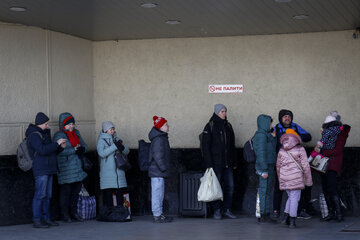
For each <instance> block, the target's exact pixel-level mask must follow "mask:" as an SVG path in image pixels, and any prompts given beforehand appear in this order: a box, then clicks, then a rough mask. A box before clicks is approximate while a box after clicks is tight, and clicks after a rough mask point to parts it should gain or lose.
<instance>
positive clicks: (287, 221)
mask: <svg viewBox="0 0 360 240" xmlns="http://www.w3.org/2000/svg"><path fill="white" fill-rule="evenodd" d="M281 224H283V225H289V224H290V216H289V214H288V213H284V217H283V219H282V220H281Z"/></svg>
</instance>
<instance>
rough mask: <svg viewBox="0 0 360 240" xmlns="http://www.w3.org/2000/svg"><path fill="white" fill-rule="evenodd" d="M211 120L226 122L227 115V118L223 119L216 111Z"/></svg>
mask: <svg viewBox="0 0 360 240" xmlns="http://www.w3.org/2000/svg"><path fill="white" fill-rule="evenodd" d="M210 121H213V122H222V123H224V122H225V121H227V117H225V119H222V118H221V117H219V116H218V115H217V114H216V113H213V115H212V117H211V118H210Z"/></svg>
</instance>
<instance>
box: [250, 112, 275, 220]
mask: <svg viewBox="0 0 360 240" xmlns="http://www.w3.org/2000/svg"><path fill="white" fill-rule="evenodd" d="M272 122H273V120H272V118H271V117H270V116H268V115H264V114H261V115H259V116H258V118H257V127H258V129H257V131H256V133H255V135H254V138H253V146H254V151H255V156H256V162H255V169H256V173H257V174H258V175H259V176H260V177H259V198H260V214H261V216H260V218H259V219H258V221H259V223H264V222H267V221H268V220H269V219H268V217H269V215H270V192H271V187H272V183H273V180H274V177H275V176H274V175H275V174H274V171H275V164H276V137H275V132H274V128H273V126H272Z"/></svg>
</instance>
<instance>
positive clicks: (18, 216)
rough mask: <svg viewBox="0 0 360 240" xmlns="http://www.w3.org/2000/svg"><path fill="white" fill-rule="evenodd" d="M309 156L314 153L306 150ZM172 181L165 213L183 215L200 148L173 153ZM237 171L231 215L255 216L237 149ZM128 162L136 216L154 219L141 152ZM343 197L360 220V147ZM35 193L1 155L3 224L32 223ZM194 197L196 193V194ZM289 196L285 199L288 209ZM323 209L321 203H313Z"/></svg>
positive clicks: (250, 168) (93, 177) (317, 183)
mask: <svg viewBox="0 0 360 240" xmlns="http://www.w3.org/2000/svg"><path fill="white" fill-rule="evenodd" d="M307 151H308V152H309V151H311V149H307ZM171 155H172V156H171V157H172V158H171V159H172V164H171V166H172V170H171V173H172V174H171V177H170V178H168V179H166V182H165V187H166V190H165V199H164V212H165V213H166V214H170V215H179V211H180V205H179V204H180V202H179V199H180V196H179V192H180V190H179V188H180V182H179V181H180V174H181V173H185V172H190V171H194V172H198V171H202V160H201V154H200V150H199V149H172V150H171ZM237 155H238V161H239V167H238V168H237V169H236V170H234V181H235V189H234V198H233V210H234V211H235V212H238V213H243V214H248V215H254V214H255V199H256V192H257V187H258V181H259V177H258V176H257V175H256V174H255V167H254V164H248V163H246V162H245V161H244V160H243V157H242V149H237ZM87 156H88V158H89V159H90V160H91V161H92V162H93V164H94V167H93V169H92V170H91V171H90V172H88V174H89V176H88V177H87V178H86V179H85V181H84V185H85V187H86V189H87V190H88V192H89V193H90V194H91V195H96V197H97V205H98V206H102V201H101V191H100V186H99V164H98V160H97V154H96V152H90V153H87ZM129 160H130V163H131V164H132V169H130V170H129V171H127V172H126V176H127V181H128V192H129V194H130V202H131V212H132V214H133V215H151V194H150V193H151V190H150V187H151V186H150V179H149V177H148V176H147V172H141V171H140V170H139V168H138V164H137V150H136V149H133V150H131V152H130V154H129ZM313 178H314V186H313V189H312V198H318V197H319V193H321V192H322V190H321V179H320V174H319V173H317V172H313ZM338 191H339V193H340V196H341V198H342V200H343V202H344V203H345V205H346V206H347V209H346V210H345V214H346V215H355V216H359V215H360V148H358V147H354V148H346V149H345V156H344V166H343V172H342V176H341V177H340V178H339V189H338ZM33 192H34V180H33V176H32V172H31V171H30V172H26V173H25V172H23V171H21V170H20V169H19V168H18V167H17V163H16V156H0V196H1V200H0V225H13V224H24V223H30V222H31V218H32V210H31V203H32V197H33ZM195 194H196V193H195ZM285 195H286V194H284V201H283V204H285V199H286V196H285ZM58 199H59V187H58V184H57V179H56V177H55V178H54V185H53V198H52V202H51V214H52V218H53V219H59V218H60V214H59V207H58V205H59V204H58ZM313 205H314V207H315V208H317V209H319V206H318V201H315V202H314V203H313Z"/></svg>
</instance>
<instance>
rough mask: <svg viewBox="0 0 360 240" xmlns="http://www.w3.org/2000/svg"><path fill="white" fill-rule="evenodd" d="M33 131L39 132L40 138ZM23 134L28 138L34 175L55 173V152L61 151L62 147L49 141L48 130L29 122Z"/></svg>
mask: <svg viewBox="0 0 360 240" xmlns="http://www.w3.org/2000/svg"><path fill="white" fill-rule="evenodd" d="M34 132H39V133H41V136H42V138H41V137H40V136H39V134H37V133H34ZM25 136H26V137H27V138H28V140H27V141H28V146H29V148H28V149H29V153H30V156H34V159H33V168H32V170H33V174H34V176H35V177H36V176H43V175H51V174H55V173H56V172H57V167H56V152H57V151H61V149H62V148H61V147H60V146H59V145H58V144H57V143H56V142H54V143H53V142H52V141H51V135H50V130H49V129H46V130H42V129H41V128H39V127H37V126H36V125H33V124H30V125H29V127H28V128H27V130H26V132H25Z"/></svg>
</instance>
